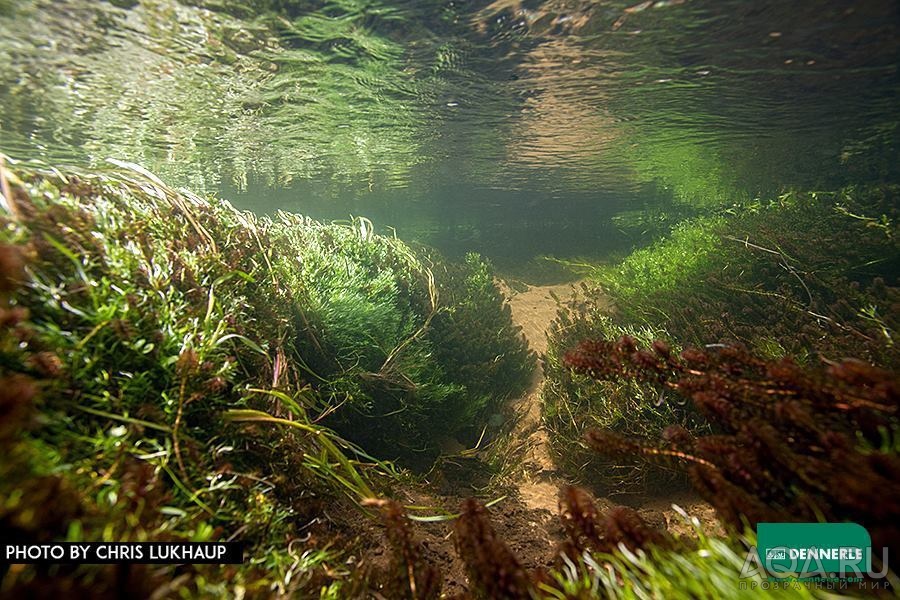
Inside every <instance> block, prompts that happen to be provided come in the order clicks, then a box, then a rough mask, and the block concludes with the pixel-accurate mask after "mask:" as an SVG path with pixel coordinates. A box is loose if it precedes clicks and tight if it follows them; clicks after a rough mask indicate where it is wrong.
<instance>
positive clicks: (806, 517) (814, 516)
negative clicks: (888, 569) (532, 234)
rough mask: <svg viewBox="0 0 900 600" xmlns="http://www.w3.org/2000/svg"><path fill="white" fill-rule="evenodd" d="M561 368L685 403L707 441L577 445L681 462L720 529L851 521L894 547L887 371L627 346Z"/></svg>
mask: <svg viewBox="0 0 900 600" xmlns="http://www.w3.org/2000/svg"><path fill="white" fill-rule="evenodd" d="M565 363H566V365H568V366H569V367H570V368H572V369H574V370H575V371H577V372H580V373H584V374H587V375H589V376H590V377H593V378H595V379H598V380H612V379H630V380H634V381H637V382H639V383H641V384H644V385H648V386H653V387H655V388H659V389H661V390H664V391H666V393H667V394H668V396H669V397H670V398H671V397H681V398H685V399H687V400H689V401H691V402H693V404H694V405H695V406H696V407H697V408H698V409H699V410H700V411H701V412H702V413H703V414H704V415H705V416H706V417H707V419H708V420H709V421H710V423H711V425H712V426H713V428H714V430H715V433H714V434H711V435H707V436H703V437H699V438H697V439H694V438H693V437H692V436H691V435H690V434H688V433H687V432H686V431H684V430H683V429H682V428H678V427H673V428H669V429H667V430H666V431H665V433H664V435H663V440H661V441H658V442H657V441H651V440H637V439H629V438H626V437H623V436H620V435H618V434H615V433H613V432H609V431H598V430H594V431H591V432H589V433H588V434H587V436H586V439H587V442H588V444H589V445H590V446H591V447H592V448H593V449H595V450H596V451H598V452H600V453H603V454H607V455H619V456H641V457H644V458H649V459H652V460H663V461H668V462H671V461H676V462H679V463H681V464H683V465H686V467H687V470H688V473H689V475H690V477H691V480H692V482H693V484H694V486H695V487H696V488H697V490H698V491H699V492H700V493H701V494H702V495H703V496H704V497H705V498H706V499H707V500H708V501H709V502H710V503H711V504H712V505H713V506H715V507H716V509H717V511H718V514H719V516H720V518H721V519H722V520H723V521H724V522H725V523H726V524H728V525H731V526H733V527H734V528H737V529H740V528H742V527H744V525H745V524H747V523H749V524H750V525H755V523H757V522H760V521H814V520H818V519H820V518H825V519H826V520H837V521H840V520H851V521H855V522H858V523H860V524H862V525H863V526H865V527H867V528H868V529H869V531H870V533H871V534H872V540H873V544H874V545H875V546H876V547H879V546H880V547H890V548H892V549H893V550H895V551H896V550H898V549H900V548H898V544H897V542H898V540H900V526H898V525H896V524H897V523H900V484H898V481H900V457H898V456H897V454H896V453H895V452H894V451H892V450H891V448H890V447H889V444H890V440H895V439H897V435H898V432H900V426H898V412H900V381H898V378H897V376H896V375H895V374H894V373H891V372H889V371H886V370H883V369H879V368H877V367H874V366H871V365H869V364H866V363H863V362H860V361H856V360H844V361H841V362H837V363H832V364H828V365H826V366H825V367H824V368H810V367H801V366H799V365H797V364H796V363H794V362H793V361H791V360H789V359H783V360H766V359H761V358H759V357H757V356H754V355H753V354H752V353H750V352H748V351H746V350H745V349H743V348H741V347H734V346H724V347H722V346H719V347H714V348H705V349H697V348H689V349H686V350H685V351H684V352H682V353H681V354H680V355H675V354H674V353H673V352H672V351H671V350H670V349H669V348H668V347H667V346H666V345H665V344H663V343H661V342H656V343H654V344H653V345H652V346H651V348H650V349H643V348H640V347H638V345H637V343H636V342H635V341H634V340H633V339H631V338H628V337H623V338H621V339H620V340H618V341H617V342H612V341H608V340H598V341H586V342H582V343H581V344H579V345H578V347H577V348H575V349H574V350H572V351H570V352H569V353H568V354H566V356H565ZM607 534H608V532H607Z"/></svg>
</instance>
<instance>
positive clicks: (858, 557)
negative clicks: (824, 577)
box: [756, 523, 872, 575]
mask: <svg viewBox="0 0 900 600" xmlns="http://www.w3.org/2000/svg"><path fill="white" fill-rule="evenodd" d="M756 538H757V541H756V552H757V554H758V555H759V560H760V561H761V562H762V564H763V565H764V566H765V568H766V570H767V571H769V572H770V573H775V574H787V573H799V574H800V575H805V574H810V573H848V572H851V573H854V574H862V573H869V572H871V570H872V538H871V537H870V536H869V532H868V531H866V529H865V528H864V527H863V526H862V525H858V524H856V523H759V524H758V525H757V527H756Z"/></svg>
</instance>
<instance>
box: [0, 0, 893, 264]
mask: <svg viewBox="0 0 900 600" xmlns="http://www.w3.org/2000/svg"><path fill="white" fill-rule="evenodd" d="M898 27H900V3H897V2H895V1H890V0H887V1H876V0H856V1H832V2H822V1H810V0H801V1H798V2H791V3H788V2H782V1H780V0H779V1H776V0H763V1H754V2H748V1H739V0H660V1H655V2H640V3H637V2H635V0H631V1H629V2H587V1H579V0H548V1H544V2H541V1H537V0H525V1H523V2H520V1H517V0H496V1H495V2H492V3H489V2H463V1H461V0H442V1H432V0H427V1H406V2H379V1H366V0H335V1H331V2H300V1H297V2H295V1H290V0H267V1H262V2H236V1H233V0H184V1H182V2H176V1H173V0H145V1H142V2H137V1H134V0H116V1H112V2H101V1H88V0H61V1H52V2H51V1H31V2H28V1H19V0H0V151H3V152H5V153H7V154H9V155H11V156H13V157H17V158H42V159H44V160H47V161H51V162H56V163H60V162H65V163H75V164H91V165H100V164H102V163H103V162H104V160H105V159H106V158H107V157H114V158H119V159H124V160H130V161H134V162H137V163H140V164H142V165H144V166H145V167H147V168H149V169H151V170H153V171H155V172H157V173H158V174H160V175H161V176H162V177H164V178H166V179H168V180H169V181H170V182H172V183H175V184H177V185H182V186H187V187H191V188H194V189H197V190H201V191H206V192H210V193H217V194H220V195H223V196H225V197H226V198H229V199H230V200H232V201H233V203H234V204H236V205H237V206H239V207H243V208H248V209H252V210H254V211H256V212H259V213H268V212H272V211H275V210H277V209H286V210H291V211H296V212H301V213H304V214H308V215H311V216H313V217H318V218H323V219H339V218H346V217H347V216H348V215H350V214H353V215H367V216H369V217H370V218H372V219H373V220H374V221H375V222H376V224H378V225H380V226H382V227H386V226H393V227H395V228H396V229H397V231H398V234H399V235H401V236H402V237H405V238H408V239H421V240H424V241H427V242H429V243H432V244H435V245H437V246H439V247H440V248H443V249H444V250H445V251H447V252H449V253H451V254H457V253H460V252H463V251H465V250H468V249H475V250H480V251H482V252H484V253H486V254H487V255H488V256H491V257H493V258H494V259H495V260H496V261H498V262H500V263H506V264H514V263H517V262H525V261H527V260H528V259H529V258H531V257H533V256H536V255H542V254H553V255H557V256H580V255H591V256H595V257H598V256H599V257H602V256H604V255H606V254H608V253H610V252H616V251H620V250H623V249H626V248H628V247H631V246H632V245H633V244H635V243H637V242H639V241H641V239H643V237H646V236H649V235H652V234H653V232H654V231H655V229H654V227H655V224H658V223H659V222H660V221H665V220H666V219H670V218H672V215H675V217H676V218H677V216H678V215H685V214H694V213H697V212H702V211H707V210H711V209H721V208H722V207H723V206H727V205H728V204H729V203H732V202H735V201H741V200H746V199H748V198H753V197H755V196H757V195H765V194H771V193H774V192H777V191H779V190H781V189H784V188H786V187H800V188H803V189H818V188H833V187H835V186H838V185H842V184H845V183H852V182H861V183H862V182H871V181H884V180H891V181H896V180H897V178H898V160H897V147H898V143H897V142H898V137H900V130H898V110H897V107H898V106H900V102H898V90H900V80H898V70H897V69H898V56H900V36H898Z"/></svg>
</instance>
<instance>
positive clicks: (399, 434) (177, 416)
mask: <svg viewBox="0 0 900 600" xmlns="http://www.w3.org/2000/svg"><path fill="white" fill-rule="evenodd" d="M3 182H4V184H5V185H7V186H8V188H9V190H10V193H9V194H8V196H9V197H11V198H12V199H13V202H12V203H11V204H13V206H14V209H15V214H16V216H11V217H9V218H7V220H6V222H7V227H6V228H5V229H4V233H3V236H4V242H5V244H7V245H5V246H3V248H2V251H0V268H2V274H3V275H4V278H3V279H2V281H0V284H2V289H0V292H2V293H3V295H4V299H5V300H6V301H8V303H9V304H8V306H6V307H4V309H3V315H4V316H3V319H2V320H3V323H4V325H3V326H4V327H5V328H6V329H5V330H4V337H3V344H4V353H3V356H4V361H3V364H2V367H3V376H4V377H5V378H11V379H10V380H9V381H10V383H11V385H10V386H8V387H7V392H8V393H9V394H11V396H9V397H8V398H7V397H5V399H4V401H3V402H0V406H2V409H0V410H3V411H4V412H7V413H8V416H9V420H8V422H9V424H10V426H11V427H12V428H11V429H9V430H8V431H7V430H6V429H4V430H3V431H4V432H5V433H4V435H6V434H7V433H8V434H9V435H10V436H12V437H11V438H9V437H4V440H7V439H11V440H12V441H11V442H9V443H11V444H13V447H14V448H15V449H16V450H15V451H10V452H4V453H3V457H2V460H0V470H2V471H3V473H5V474H7V475H8V477H3V478H2V485H3V486H4V490H3V491H4V497H6V498H18V499H19V500H17V501H16V502H12V503H10V504H8V505H6V508H4V511H5V512H4V514H3V517H2V522H3V523H4V527H5V528H9V529H10V531H11V532H18V533H14V535H15V536H17V539H18V537H24V539H29V540H35V539H51V538H52V539H69V540H75V541H77V540H90V539H104V540H128V539H186V540H195V541H197V540H207V539H221V536H223V535H226V534H225V533H224V532H225V531H228V532H229V533H228V534H227V535H240V537H241V539H242V540H244V541H245V542H246V543H247V544H248V546H249V547H250V548H252V549H253V556H254V559H253V561H252V563H250V564H249V565H247V566H245V568H243V569H235V570H231V571H228V572H227V573H224V574H223V573H221V572H219V573H212V572H211V571H210V570H208V569H207V570H206V571H204V568H203V567H198V568H197V570H195V571H192V575H191V577H190V579H189V580H188V581H186V582H185V583H184V586H187V588H189V589H193V590H194V592H195V593H197V594H200V595H203V594H206V593H220V594H227V593H230V592H229V591H228V590H233V589H234V586H245V587H246V588H248V589H250V588H254V587H255V588H256V589H259V590H260V591H263V590H266V589H269V590H270V591H279V590H280V593H290V591H291V590H297V589H300V588H301V587H303V586H307V585H310V586H313V587H315V585H316V584H318V583H319V582H322V581H326V580H328V579H329V578H330V579H333V578H334V577H335V576H334V575H331V576H329V577H325V575H324V573H325V572H327V571H328V568H327V566H328V565H329V564H331V563H332V562H333V561H334V560H336V556H338V555H339V552H332V551H331V550H329V549H328V547H327V544H325V545H321V546H319V545H317V544H316V541H315V537H313V538H310V537H309V536H308V535H306V536H304V535H302V534H301V533H300V532H301V531H303V530H306V531H307V532H310V531H321V533H322V534H323V535H325V536H326V538H327V535H328V530H329V528H331V527H339V526H340V525H339V523H338V525H334V524H329V523H327V522H326V521H324V520H322V519H321V511H320V507H321V504H322V503H323V502H328V503H329V504H335V505H337V506H343V507H344V510H345V511H350V512H355V511H356V503H357V502H358V501H359V500H360V499H362V498H369V497H373V496H375V495H376V492H375V491H374V490H376V489H378V488H379V486H381V485H382V484H383V483H384V482H385V481H387V480H389V479H396V478H397V472H396V471H395V470H394V468H393V467H392V466H391V465H390V464H388V463H385V462H382V461H379V460H377V459H375V458H372V457H373V456H377V457H379V458H382V459H383V458H385V457H386V456H387V455H386V454H385V453H380V454H379V452H378V451H384V452H387V451H388V450H390V451H391V452H392V453H393V454H391V455H390V456H387V457H388V458H393V457H395V456H402V455H403V452H404V449H403V448H402V446H401V445H400V444H393V445H389V441H391V440H394V441H400V442H403V441H404V440H405V441H406V442H408V443H409V444H410V446H411V447H412V449H414V450H416V451H417V452H416V453H415V454H414V455H412V454H411V455H410V456H409V460H410V461H411V462H414V461H418V462H420V463H424V464H427V460H428V457H429V456H434V454H436V451H437V450H436V448H437V441H436V439H435V438H436V436H437V435H439V434H441V435H454V434H455V435H459V436H461V438H462V439H466V438H465V434H466V432H467V431H468V430H471V429H478V430H479V431H480V428H479V427H478V422H479V420H480V419H486V418H487V416H489V414H490V413H491V411H493V410H496V407H497V406H499V404H500V403H502V402H503V401H504V399H505V397H506V395H507V394H510V393H513V392H515V391H516V389H518V388H519V387H521V386H522V385H524V381H523V379H524V378H525V376H526V374H527V373H526V368H527V359H528V353H527V350H526V349H525V346H524V342H523V341H522V340H521V338H520V336H519V334H518V332H517V331H516V330H515V329H514V328H513V327H512V324H511V322H510V320H509V314H508V311H504V309H503V307H502V303H501V299H500V296H499V295H498V292H497V291H496V289H495V288H494V285H493V281H492V278H491V275H490V271H489V268H488V266H487V265H486V264H485V263H484V262H483V261H481V260H480V259H479V258H478V257H477V256H470V257H468V259H467V261H466V263H465V264H463V265H458V266H451V265H449V264H445V263H443V262H438V259H437V258H436V257H426V256H425V255H424V254H417V253H416V252H414V251H413V250H411V249H410V248H409V247H408V246H406V245H405V244H403V243H402V242H400V241H399V240H396V239H394V238H387V237H382V236H379V235H377V234H375V233H374V232H373V231H372V228H371V223H369V222H368V221H366V220H362V219H358V220H355V221H353V222H352V223H349V224H330V225H326V224H321V223H317V222H314V221H311V220H309V219H304V218H301V217H297V216H295V215H288V214H281V215H279V216H278V218H277V219H259V218H256V217H253V216H252V215H250V214H248V213H241V212H238V211H236V210H235V209H233V208H232V207H231V206H230V205H228V204H227V203H225V202H222V201H219V200H215V199H209V200H208V199H203V198H200V197H198V196H196V195H194V194H191V193H190V192H187V191H185V190H175V189H172V188H170V187H169V186H167V185H166V184H164V183H163V182H162V181H160V180H159V179H158V178H156V177H155V176H154V175H152V174H151V173H149V172H147V171H145V170H143V169H141V168H140V167H137V166H134V165H129V164H126V163H120V164H119V168H118V170H117V171H114V172H113V171H110V172H81V171H77V172H76V171H66V172H62V171H59V170H55V169H47V168H42V167H35V166H25V165H22V164H17V165H15V166H14V167H13V168H12V170H8V169H4V171H3ZM23 265H24V267H23ZM432 267H434V270H432ZM435 273H437V275H435ZM450 274H452V275H450ZM445 276H446V279H444V277H445ZM476 317H477V318H476ZM432 323H434V326H433V327H432ZM438 345H439V346H440V350H437V349H436V347H437V346H438ZM476 350H477V351H476ZM485 353H487V354H485ZM442 360H446V364H444V363H442V362H441V361H442ZM482 368H484V369H485V370H486V371H485V373H483V374H482V373H480V369H482ZM23 377H25V378H23ZM28 378H31V379H35V380H36V383H32V382H31V381H30V380H29V379H28ZM468 385H471V386H472V393H471V394H469V393H468V387H467V386H468ZM29 399H34V400H33V403H34V409H33V411H32V412H30V413H29V412H28V410H27V408H28V406H29ZM455 411H458V413H457V412H455ZM29 414H32V415H33V421H29V420H28V419H29V418H28V417H27V415H29ZM457 415H460V416H457ZM23 423H25V424H27V425H28V426H27V427H22V426H21V425H22V424H23ZM375 423H377V425H375ZM5 425H6V420H5V422H4V427H5ZM339 432H343V433H344V435H343V436H342V435H341V434H340V433H339ZM23 433H24V434H25V435H24V437H23ZM348 439H352V440H353V441H352V442H351V441H348ZM354 442H358V443H365V446H363V447H360V445H358V444H357V443H354ZM4 443H6V442H4ZM379 443H381V446H379ZM50 495H55V496H56V497H57V498H58V500H56V501H54V502H53V503H48V502H45V501H43V500H42V498H46V497H49V496H50ZM341 496H345V497H346V498H347V500H341V499H340V497H341ZM26 501H27V502H26ZM34 506H42V507H45V509H46V510H43V509H42V510H37V511H35V510H34V509H33V507H34ZM236 531H237V532H239V534H235V532H236ZM11 535H12V534H11ZM330 535H332V536H333V535H334V533H333V532H332V533H331V534H330ZM300 538H303V539H309V540H310V542H309V544H308V545H306V546H303V544H301V546H303V547H304V549H303V551H302V552H301V554H302V559H301V558H298V556H299V555H296V552H297V551H298V550H297V548H294V547H292V546H291V545H288V544H285V543H284V540H291V539H300ZM35 573H36V571H35V569H32V568H28V569H26V570H25V571H23V572H22V573H20V574H19V575H18V576H17V579H16V580H15V582H13V583H11V585H13V586H14V587H15V586H19V585H22V586H28V585H31V584H32V582H33V578H34V577H35ZM104 573H109V574H110V577H112V576H113V575H115V572H114V570H110V569H105V570H104V569H99V570H97V569H91V568H89V567H83V568H79V569H78V570H77V572H76V573H75V575H72V577H69V575H66V574H62V575H61V576H60V578H59V579H53V580H52V581H51V582H50V583H48V585H57V584H58V585H60V586H64V585H69V584H70V583H71V582H72V581H78V580H79V578H81V577H84V578H86V580H90V579H91V578H95V577H100V576H101V575H102V576H104V577H105V576H106V575H103V574H104ZM73 578H74V579H73ZM54 582H55V583H54ZM154 585H156V584H154ZM222 586H224V587H222ZM216 590H218V591H216Z"/></svg>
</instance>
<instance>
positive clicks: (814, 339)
mask: <svg viewBox="0 0 900 600" xmlns="http://www.w3.org/2000/svg"><path fill="white" fill-rule="evenodd" d="M897 194H898V190H897V189H896V188H895V187H892V186H882V187H870V188H856V187H849V188H845V189H843V190H840V191H837V192H828V193H826V192H808V193H799V192H788V193H785V194H782V195H781V196H779V197H778V198H775V199H772V200H770V201H768V202H760V203H755V204H753V205H748V206H745V207H744V208H739V209H735V210H730V211H727V212H725V213H723V214H722V215H721V216H720V217H717V218H715V219H711V220H710V219H700V220H696V221H691V222H688V223H686V224H684V225H682V226H680V227H679V228H678V229H676V230H675V231H674V232H673V233H672V234H671V235H670V236H669V237H667V238H664V239H662V240H660V241H658V242H657V243H655V244H653V245H651V246H649V247H647V248H644V249H641V250H638V251H636V252H635V253H633V254H632V255H630V256H629V257H628V258H626V259H625V260H624V261H623V262H622V263H621V264H620V265H619V266H615V267H608V268H601V269H598V270H597V271H596V272H595V276H596V279H597V281H598V282H600V284H601V285H602V286H603V287H604V289H605V291H606V292H607V293H608V294H610V295H611V296H612V297H613V299H614V301H615V303H616V306H617V307H618V309H619V310H620V312H621V313H622V317H621V320H622V321H623V322H628V323H636V324H647V325H648V326H650V327H655V328H660V329H665V330H666V331H667V332H668V335H669V336H671V337H672V338H675V339H678V340H679V341H680V342H682V343H685V344H697V345H701V344H707V343H718V342H740V343H743V344H745V345H747V346H750V347H755V348H757V349H758V350H760V351H767V352H769V353H770V355H771V356H782V355H791V356H795V357H798V358H800V359H803V357H812V356H814V355H820V356H824V357H827V358H831V359H836V358H841V357H844V356H856V357H859V358H865V359H869V360H872V361H874V362H876V363H878V364H883V365H885V366H890V365H894V364H896V362H897V360H898V357H897V348H896V346H895V344H894V343H893V335H894V334H893V332H894V331H896V329H897V327H898V325H900V323H898V322H897V320H896V317H897V314H898V312H897V311H896V310H895V309H894V308H893V307H895V305H896V304H897V301H898V298H900V296H898V290H897V288H896V285H895V283H894V281H893V279H892V273H895V272H896V268H897V260H898V256H900V247H898V240H897V226H898V214H897V206H898V203H897ZM823 248H827V251H823Z"/></svg>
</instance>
